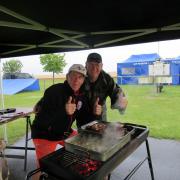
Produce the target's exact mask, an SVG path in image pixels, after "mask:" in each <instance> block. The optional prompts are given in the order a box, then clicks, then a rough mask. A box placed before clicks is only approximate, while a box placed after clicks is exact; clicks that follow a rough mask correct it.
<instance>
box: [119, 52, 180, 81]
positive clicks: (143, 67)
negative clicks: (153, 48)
mask: <svg viewBox="0 0 180 180" xmlns="http://www.w3.org/2000/svg"><path fill="white" fill-rule="evenodd" d="M158 60H160V61H163V62H164V63H168V64H170V75H169V76H171V78H172V83H171V84H180V77H179V74H180V58H178V57H177V58H174V59H161V57H160V56H159V54H157V53H152V54H140V55H132V56H130V57H129V58H128V59H126V60H125V61H124V62H122V63H118V64H117V75H118V78H117V82H118V84H139V78H141V77H149V76H150V72H149V69H150V68H149V66H150V65H153V64H154V62H157V61H158Z"/></svg>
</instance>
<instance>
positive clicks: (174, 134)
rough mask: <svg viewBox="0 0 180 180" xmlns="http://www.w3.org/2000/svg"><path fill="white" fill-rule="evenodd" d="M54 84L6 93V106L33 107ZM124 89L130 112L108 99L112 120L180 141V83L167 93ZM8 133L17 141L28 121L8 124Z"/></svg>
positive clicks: (133, 87) (142, 88)
mask: <svg viewBox="0 0 180 180" xmlns="http://www.w3.org/2000/svg"><path fill="white" fill-rule="evenodd" d="M59 81H60V80H56V82H59ZM61 81H62V80H61ZM50 85H52V80H51V81H50V80H46V81H45V85H44V81H43V80H42V81H40V86H41V90H40V91H36V92H24V93H19V94H16V95H11V96H8V95H6V96H5V97H4V98H5V107H33V106H34V104H35V103H36V102H37V101H38V100H39V99H40V98H41V97H42V95H43V93H44V88H47V87H48V86H50ZM122 88H123V90H124V91H125V93H126V95H127V98H128V108H127V110H126V113H125V114H124V115H120V114H119V112H118V111H117V110H111V109H110V101H109V98H108V99H107V107H108V121H120V122H129V123H135V124H141V125H145V126H147V127H148V128H149V129H150V136H152V137H156V138H166V139H177V140H180V117H179V104H180V86H164V89H163V92H162V93H159V94H157V93H156V88H155V86H138V85H126V86H125V85H124V86H122ZM32 119H33V117H32ZM1 127H2V126H1ZM7 132H8V139H9V143H10V144H11V143H13V142H15V141H16V140H17V139H19V138H20V137H22V136H23V135H24V134H25V120H24V119H19V120H17V121H14V122H11V123H8V124H7ZM2 133H3V128H1V129H0V136H1V137H2Z"/></svg>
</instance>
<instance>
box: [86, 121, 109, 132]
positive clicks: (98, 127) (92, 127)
mask: <svg viewBox="0 0 180 180" xmlns="http://www.w3.org/2000/svg"><path fill="white" fill-rule="evenodd" d="M106 127H107V126H106V125H105V124H104V123H96V124H93V125H90V126H87V127H86V129H87V130H92V131H95V132H99V133H101V132H103V131H104V130H105V129H106Z"/></svg>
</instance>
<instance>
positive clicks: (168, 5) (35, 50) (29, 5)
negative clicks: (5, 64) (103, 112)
mask: <svg viewBox="0 0 180 180" xmlns="http://www.w3.org/2000/svg"><path fill="white" fill-rule="evenodd" d="M178 7H180V1H179V0H171V1H170V0H167V1H164V0H151V1H143V0H136V1H132V0H126V1H120V0H119V1H118V0H91V1H84V0H83V1H80V0H76V1H72V0H71V1H70V0H45V1H40V0H30V1H25V0H16V1H14V0H1V1H0V57H1V58H3V57H13V56H24V55H35V54H43V53H54V52H67V51H75V50H85V49H93V48H102V47H112V46H118V45H127V44H134V43H144V42H153V41H160V40H170V39H178V38H180V11H179V10H178Z"/></svg>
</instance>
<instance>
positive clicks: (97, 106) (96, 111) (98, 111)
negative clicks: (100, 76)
mask: <svg viewBox="0 0 180 180" xmlns="http://www.w3.org/2000/svg"><path fill="white" fill-rule="evenodd" d="M93 113H94V115H98V116H99V115H101V113H102V106H101V105H100V104H99V98H97V99H96V102H95V104H94V109H93Z"/></svg>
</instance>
